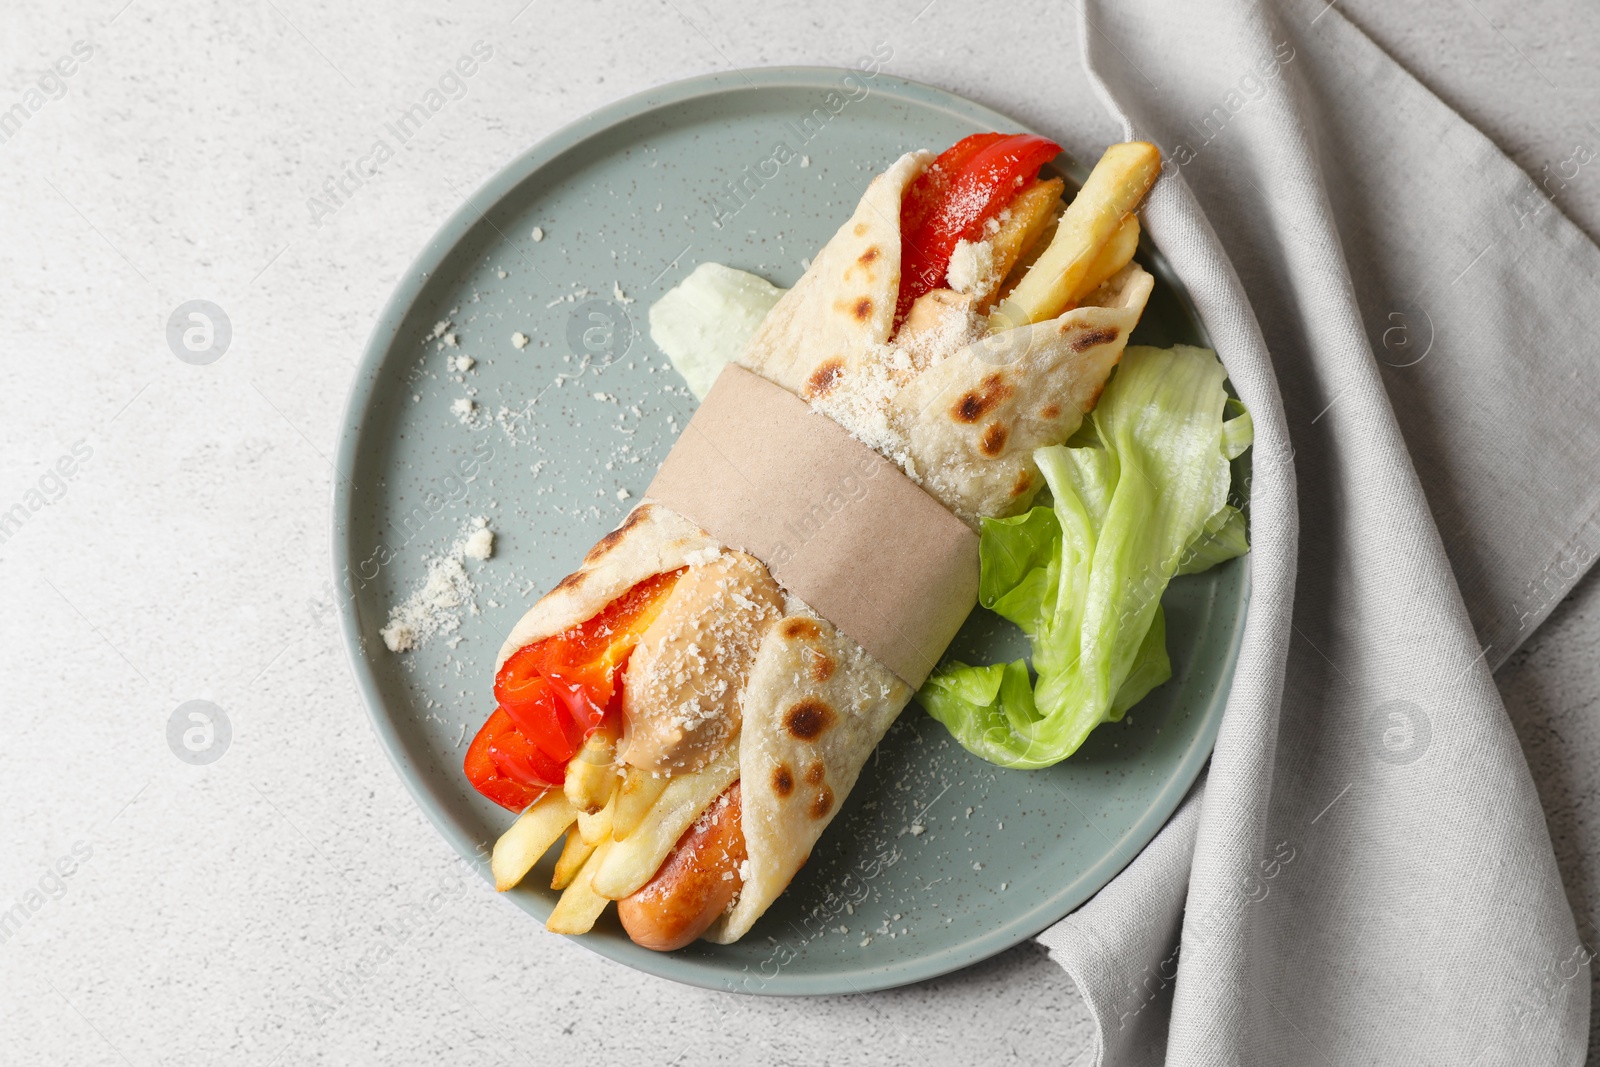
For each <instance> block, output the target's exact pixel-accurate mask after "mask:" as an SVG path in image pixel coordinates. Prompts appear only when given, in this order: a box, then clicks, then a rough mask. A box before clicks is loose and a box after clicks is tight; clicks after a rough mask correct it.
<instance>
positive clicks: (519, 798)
mask: <svg viewBox="0 0 1600 1067" xmlns="http://www.w3.org/2000/svg"><path fill="white" fill-rule="evenodd" d="M520 740H521V739H520V738H519V737H518V735H517V731H516V727H515V726H514V725H513V724H512V722H511V717H510V716H509V715H507V714H506V712H505V709H503V708H496V709H495V710H494V714H492V715H490V716H489V719H488V721H487V722H485V723H484V724H483V729H481V730H479V731H478V735H477V736H476V737H474V738H473V739H472V744H471V745H469V746H468V747H467V756H466V759H464V760H463V761H462V765H461V769H462V770H463V771H464V772H465V773H466V776H467V780H468V781H470V782H471V783H472V785H473V788H475V789H476V790H477V791H478V792H480V793H482V794H483V795H484V796H486V797H488V798H489V799H490V800H492V801H494V802H495V803H496V804H499V805H500V806H501V807H503V808H507V809H509V810H511V811H515V812H521V811H522V810H523V809H524V808H526V807H527V806H528V805H529V804H532V803H533V802H534V801H535V800H538V799H539V797H540V796H541V795H542V794H543V793H544V792H545V790H546V789H553V788H555V787H556V786H558V785H560V784H561V779H560V773H561V772H562V770H563V768H562V767H561V766H560V765H559V764H549V765H547V766H545V767H544V768H543V770H544V771H549V770H551V769H553V770H554V771H555V772H556V775H557V777H556V780H555V781H554V782H549V781H543V782H539V781H536V779H538V778H539V773H540V771H539V769H538V768H536V767H535V765H534V764H533V763H532V761H531V760H529V761H528V765H527V766H526V767H523V766H522V765H521V764H520V763H517V762H516V761H515V760H514V759H513V760H511V761H510V763H511V765H513V766H514V769H515V770H517V771H522V772H526V773H524V775H523V778H524V779H528V780H519V779H518V778H514V777H510V776H508V775H507V774H506V773H505V772H504V771H503V770H502V769H501V760H498V759H496V756H497V755H501V756H502V757H503V755H504V753H506V752H508V751H513V750H514V749H515V746H516V743H517V742H518V741H520ZM524 744H525V743H524ZM528 747H531V746H528ZM535 751H537V750H535Z"/></svg>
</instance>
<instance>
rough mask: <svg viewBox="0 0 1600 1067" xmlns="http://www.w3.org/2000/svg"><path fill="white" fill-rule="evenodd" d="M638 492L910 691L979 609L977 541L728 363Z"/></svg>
mask: <svg viewBox="0 0 1600 1067" xmlns="http://www.w3.org/2000/svg"><path fill="white" fill-rule="evenodd" d="M646 495H647V496H649V497H650V498H651V499H653V500H656V501H659V502H660V503H662V504H665V505H666V506H667V507H669V508H672V509H673V510H674V511H677V512H678V513H679V514H681V515H683V516H684V517H685V518H687V519H689V520H690V521H692V522H694V523H697V524H698V525H699V526H700V527H701V528H703V529H704V530H705V531H706V532H707V533H709V534H711V536H712V537H714V538H716V539H717V540H718V541H721V542H722V543H723V544H725V545H729V546H731V547H733V548H738V549H741V550H742V551H745V552H748V553H750V554H751V555H753V556H755V557H756V558H757V559H759V560H761V562H763V563H765V564H766V566H767V569H768V570H769V571H771V572H772V576H773V578H775V579H776V580H777V581H778V583H779V584H780V585H782V586H783V587H784V588H785V589H787V590H788V591H789V592H791V593H793V594H794V595H795V596H797V597H799V598H800V599H801V600H803V601H805V602H806V603H807V604H808V605H810V606H811V608H812V610H814V611H815V612H817V614H819V615H821V616H822V617H823V618H825V619H827V620H828V621H829V622H831V623H833V625H835V626H837V627H838V628H839V629H840V630H842V631H844V633H846V634H848V635H849V636H850V637H851V638H852V639H853V640H854V641H855V642H856V643H857V644H859V645H860V646H861V647H862V648H864V649H866V651H867V652H869V653H870V654H871V655H872V656H873V657H874V658H876V659H877V660H878V662H880V663H882V664H883V665H884V666H885V667H887V668H888V669H889V670H891V671H893V672H894V674H895V675H897V676H898V677H899V678H900V679H901V680H902V681H904V682H905V683H906V684H907V685H909V686H911V688H913V689H916V688H918V687H919V686H921V684H922V682H923V681H924V680H925V679H926V678H927V677H928V674H929V673H930V672H931V671H932V670H933V667H934V664H935V663H937V662H938V660H939V657H940V655H942V654H943V653H944V650H945V646H947V645H948V644H949V643H950V640H951V638H953V637H955V634H956V631H957V630H958V629H960V627H961V624H962V622H963V621H964V620H965V619H966V617H967V614H968V613H969V612H970V611H971V610H972V607H973V605H974V604H975V603H976V602H977V598H978V536H977V534H975V533H973V532H972V530H971V529H969V528H968V527H967V525H966V524H965V523H963V522H962V521H961V520H960V519H958V518H956V517H955V516H954V515H952V514H951V513H950V512H948V511H946V510H945V508H944V506H943V505H942V504H940V503H939V502H938V501H937V500H935V499H934V498H933V497H931V496H929V495H928V494H927V493H925V492H924V491H923V490H922V489H921V488H920V487H919V486H917V484H916V483H914V482H913V481H911V479H909V478H907V477H906V476H905V474H903V473H902V472H901V471H900V469H899V468H898V467H896V466H895V465H894V464H893V463H891V462H889V461H888V460H886V459H884V458H883V457H882V456H880V455H878V453H876V452H874V451H873V450H872V449H870V448H868V447H867V446H866V445H864V444H862V443H861V442H860V441H857V440H856V439H855V438H854V437H851V436H850V434H849V433H848V432H846V431H845V430H844V428H843V427H841V426H839V424H838V423H835V422H834V421H833V420H832V419H829V418H828V417H826V416H824V415H819V414H817V413H816V412H814V411H812V410H811V408H810V407H809V406H808V405H807V404H806V402H805V401H803V400H801V399H800V398H799V397H797V396H795V395H794V394H793V393H790V392H789V391H788V390H786V389H784V388H782V387H781V386H777V385H774V384H772V383H771V382H769V381H767V380H766V379H765V378H762V377H761V376H760V375H757V374H754V373H752V372H750V371H748V370H745V369H744V368H743V367H740V366H738V365H736V364H729V365H728V366H727V367H726V368H724V369H723V371H722V373H721V375H720V376H718V378H717V381H716V384H715V385H713V386H712V388H711V392H710V393H709V394H707V396H706V399H705V401H704V402H703V403H702V404H701V405H700V409H699V410H698V411H696V412H695V414H694V417H693V418H692V419H690V420H689V425H688V426H687V427H686V428H685V430H684V432H683V434H682V435H681V436H680V437H679V438H678V441H677V443H676V444H675V445H673V447H672V451H671V452H670V453H668V455H667V458H666V461H665V462H664V463H663V464H662V465H661V470H660V471H659V472H658V473H657V474H656V477H655V480H654V481H653V482H651V483H650V488H649V490H648V491H647V494H646Z"/></svg>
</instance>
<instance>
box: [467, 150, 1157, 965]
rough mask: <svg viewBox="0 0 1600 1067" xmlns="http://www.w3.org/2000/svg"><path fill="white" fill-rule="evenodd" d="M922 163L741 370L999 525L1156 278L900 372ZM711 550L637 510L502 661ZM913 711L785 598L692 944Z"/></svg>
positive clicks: (791, 295)
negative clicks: (730, 837) (896, 343)
mask: <svg viewBox="0 0 1600 1067" xmlns="http://www.w3.org/2000/svg"><path fill="white" fill-rule="evenodd" d="M932 158H933V157H932V156H931V155H930V154H929V153H925V152H916V153H909V154H907V155H904V156H902V157H901V158H900V159H899V160H897V161H896V162H895V164H894V165H893V166H891V167H890V168H889V169H888V170H887V171H886V172H885V173H883V174H881V175H879V176H878V177H877V178H876V179H874V180H873V182H872V184H871V185H870V186H869V187H868V189H867V191H866V193H865V194H864V195H863V197H862V199H861V202H860V204H859V206H858V207H857V208H856V211H855V213H854V214H853V215H852V216H851V218H850V221H848V222H847V223H845V225H844V226H842V227H841V228H840V229H839V231H838V232H837V233H836V234H835V235H834V237H833V239H832V240H830V241H829V242H828V244H827V245H826V246H824V248H823V249H822V251H821V252H820V253H819V254H818V255H817V257H816V259H815V261H814V262H813V263H812V266H811V268H810V270H808V271H807V272H806V273H805V275H804V276H803V277H802V278H801V279H800V281H799V282H798V283H797V284H796V285H795V287H794V288H793V289H791V290H790V291H789V292H788V293H787V294H785V295H784V297H783V299H781V300H780V301H779V302H778V304H777V305H776V306H775V307H774V308H773V309H772V311H771V313H770V314H769V315H768V317H767V318H766V320H765V321H764V322H763V323H762V326H761V328H760V329H759V330H758V331H757V333H756V334H755V336H754V337H753V338H752V339H751V341H750V343H749V346H748V348H747V349H746V350H745V352H744V354H743V356H742V357H741V358H740V360H739V362H740V363H741V364H742V365H744V366H745V367H747V368H749V369H750V370H753V371H755V372H756V373H758V374H761V375H762V376H763V377H765V378H767V379H768V380H769V381H772V382H775V383H776V384H778V385H781V386H783V387H784V388H786V389H789V390H790V391H791V392H794V393H796V394H797V395H799V396H801V397H803V398H805V399H806V400H808V401H810V402H811V403H812V405H813V406H814V407H816V408H818V410H821V411H823V412H824V413H826V414H828V415H829V416H830V417H831V418H833V419H834V420H835V421H837V422H839V423H840V424H841V425H842V426H844V427H845V429H847V430H849V431H850V432H851V433H852V434H854V435H855V436H857V437H858V438H860V439H861V440H862V441H864V442H866V443H868V444H869V445H871V446H872V447H874V448H876V449H878V451H880V452H881V453H883V454H884V455H886V456H888V457H889V458H891V459H894V460H896V461H897V462H898V463H900V465H901V467H902V469H904V470H905V471H906V473H907V474H908V475H909V476H911V477H912V478H914V479H916V480H917V481H918V482H919V483H920V484H921V485H922V486H923V488H924V489H926V490H927V492H928V493H929V494H931V495H932V496H933V497H934V498H936V499H937V500H939V501H940V503H942V504H944V506H945V507H947V508H949V509H950V511H952V512H953V513H954V514H956V515H957V516H959V517H960V518H962V519H963V520H964V521H966V522H967V523H968V524H969V525H972V526H974V527H976V526H977V524H978V520H979V519H980V518H981V517H983V516H995V517H1001V516H1005V515H1011V514H1015V513H1017V512H1019V511H1021V510H1023V509H1024V508H1026V507H1027V506H1028V504H1029V503H1030V502H1031V500H1032V498H1033V496H1034V494H1035V492H1036V491H1037V489H1038V487H1039V483H1040V481H1041V478H1040V476H1039V472H1038V469H1037V468H1036V467H1035V465H1034V463H1033V459H1032V452H1033V450H1034V449H1035V448H1037V447H1039V446H1041V445H1048V444H1058V443H1060V442H1062V441H1065V440H1066V439H1067V438H1068V437H1070V436H1071V435H1072V434H1073V433H1074V432H1076V430H1077V429H1078V427H1079V425H1080V424H1081V423H1082V420H1083V415H1084V413H1085V412H1086V411H1088V410H1089V409H1091V408H1092V407H1093V406H1094V404H1095V401H1096V400H1097V399H1098V398H1099V395H1100V391H1101V389H1102V388H1104V386H1105V383H1106V379H1107V378H1108V377H1109V375H1110V374H1111V371H1112V369H1113V368H1114V367H1115V366H1116V363H1117V361H1118V360H1119V359H1120V358H1121V356H1122V351H1123V348H1124V346H1125V345H1126V344H1127V340H1128V334H1129V333H1130V332H1131V331H1132V330H1133V328H1134V326H1135V325H1136V324H1137V322H1138V320H1139V315H1140V313H1141V312H1142V311H1143V309H1144V305H1145V301H1146V300H1147V299H1148V298H1149V295H1150V292H1151V288H1152V285H1153V280H1152V279H1151V277H1150V275H1149V274H1147V273H1146V272H1145V271H1144V270H1142V269H1141V268H1139V267H1138V266H1137V265H1136V264H1131V263H1130V264H1129V265H1128V266H1127V267H1125V268H1124V269H1123V270H1122V271H1121V272H1119V273H1118V274H1117V275H1116V276H1114V277H1113V278H1112V279H1110V280H1109V281H1108V282H1107V283H1106V284H1105V285H1103V286H1102V287H1101V288H1100V289H1099V290H1097V291H1096V292H1095V293H1094V294H1092V295H1091V296H1090V298H1089V300H1088V302H1087V303H1086V304H1085V305H1084V306H1081V307H1078V308H1075V309H1073V310H1071V311H1068V312H1066V313H1065V314H1063V315H1061V316H1060V317H1058V318H1056V319H1054V320H1051V321H1049V322H1042V323H1037V324H1034V325H1032V326H1027V327H1022V328H1019V329H1017V330H1012V331H1006V332H1003V333H999V334H993V335H989V336H986V337H978V338H977V339H976V340H970V341H969V343H964V344H961V345H960V346H959V347H955V348H953V349H952V350H950V351H948V352H945V353H942V354H935V356H934V357H933V358H932V359H929V358H927V356H926V354H924V356H923V357H922V359H921V361H920V362H919V360H917V359H910V358H908V357H907V356H906V355H905V353H904V352H903V351H902V350H900V349H897V348H895V347H893V346H891V345H890V344H889V343H888V342H889V337H890V334H891V331H892V330H893V329H894V308H895V299H896V295H897V293H898V291H899V285H900V245H901V241H900V201H901V199H902V197H903V196H904V194H905V191H906V188H907V187H908V186H909V185H910V184H911V182H912V181H914V180H915V179H916V177H917V176H918V175H919V174H920V173H921V172H922V170H923V168H925V167H926V166H927V165H928V163H929V162H930V161H931V160H932ZM708 550H710V553H712V554H714V553H715V552H717V551H719V550H721V546H720V545H718V544H717V543H716V542H715V541H713V540H712V539H711V537H710V536H709V535H707V534H706V533H705V532H704V531H702V530H700V529H699V528H698V527H696V526H695V525H694V523H692V522H691V521H689V520H688V519H686V518H684V517H683V516H681V515H679V514H677V513H675V512H673V511H671V510H670V509H668V508H666V507H664V506H663V505H661V504H658V503H653V502H646V503H644V504H642V505H640V507H638V508H637V509H635V510H634V512H633V513H632V514H631V515H630V516H629V517H628V519H627V520H626V521H625V522H624V523H623V525H622V526H620V527H619V528H618V529H617V530H616V531H615V532H613V533H611V534H608V535H607V536H606V538H604V539H603V540H602V541H601V542H600V544H599V545H596V546H595V549H594V550H593V551H591V552H590V553H589V555H588V557H586V558H585V560H584V565H583V567H581V568H580V569H579V570H578V571H576V572H574V573H573V574H572V575H569V576H568V577H567V578H565V579H563V580H562V582H561V583H560V585H558V586H557V587H556V589H555V590H553V591H552V592H551V593H550V594H549V595H548V596H546V597H545V598H544V599H543V600H541V601H540V602H539V603H538V604H536V605H535V606H534V607H533V609H532V610H531V611H529V612H528V614H527V615H526V616H525V617H524V618H523V619H522V621H521V622H519V623H518V624H517V626H516V628H515V629H514V630H513V631H512V633H511V636H510V637H509V638H507V640H506V643H505V646H504V647H503V648H502V649H501V653H500V661H499V662H500V663H503V662H504V661H505V660H506V659H507V658H508V657H509V656H510V655H511V654H512V653H513V652H515V651H516V650H517V649H518V648H520V647H522V646H523V645H525V644H528V643H530V642H532V641H536V640H539V639H541V638H543V637H548V636H550V635H552V634H555V633H558V632H560V631H561V630H564V629H566V628H567V627H569V626H572V625H575V624H576V623H579V622H582V621H583V620H584V619H586V618H589V617H590V616H592V615H594V614H595V613H597V612H599V611H600V610H601V609H602V608H604V606H605V605H606V604H607V603H609V602H610V601H611V600H612V599H614V598H615V597H617V596H620V595H622V593H624V592H626V591H627V590H628V589H629V588H630V587H631V586H633V585H634V584H636V583H638V582H640V581H643V580H644V579H646V578H648V577H650V576H651V575H654V574H659V573H662V572H664V571H669V570H675V569H677V568H678V567H681V566H686V565H694V564H695V563H696V562H699V563H703V562H705V561H706V560H707V559H709V558H711V556H710V555H709V554H708ZM497 668H498V664H497ZM911 696H912V692H911V689H910V687H908V686H907V685H906V684H905V683H904V682H902V681H901V680H900V679H899V678H897V677H895V675H894V674H893V673H891V672H890V671H889V670H888V669H887V668H885V667H884V666H883V665H882V664H881V663H878V662H877V661H876V660H875V659H873V657H872V656H870V655H869V654H868V653H867V652H865V651H864V650H863V649H862V648H861V647H860V646H859V645H858V644H856V642H854V641H853V640H851V639H850V637H849V636H847V635H846V634H844V633H842V632H840V631H839V630H838V629H837V628H836V627H834V626H833V625H832V624H831V623H829V622H828V621H827V620H825V619H822V618H820V617H818V616H817V615H816V613H815V612H813V611H812V610H811V609H810V608H809V607H807V606H806V605H805V604H803V603H802V602H800V601H799V600H798V599H796V598H794V597H792V596H790V597H788V599H787V604H786V609H785V614H784V617H783V618H782V619H781V620H778V621H777V622H776V623H775V624H773V625H772V626H771V627H770V628H769V629H768V630H767V632H766V634H765V636H764V637H763V639H762V641H761V644H760V646H759V648H758V650H757V652H756V656H755V659H754V662H753V664H752V666H751V668H750V672H749V676H748V678H747V679H746V680H745V683H744V687H743V690H742V694H741V697H740V708H741V714H742V718H743V726H742V730H741V733H740V734H739V736H738V738H737V739H736V741H735V742H734V743H736V744H738V746H739V767H740V777H741V780H742V783H743V784H742V787H741V792H742V804H743V826H744V835H745V843H746V848H747V852H748V856H749V862H748V866H747V867H746V868H745V869H744V884H743V889H742V890H741V892H740V895H739V897H738V898H737V900H736V901H735V903H734V906H733V907H732V908H731V909H730V911H729V912H728V913H727V914H726V915H724V916H723V917H722V918H721V919H719V920H718V922H717V923H716V924H715V925H713V926H712V928H711V929H710V930H709V931H708V932H707V934H706V935H705V936H706V937H707V939H709V940H712V941H716V942H720V943H728V942H732V941H736V940H738V939H739V938H740V937H742V936H743V935H744V934H745V933H746V932H747V931H748V930H749V929H750V927H751V925H752V924H753V923H754V922H755V921H756V920H757V919H758V918H760V916H761V915H762V913H763V912H765V911H766V909H767V908H768V907H769V906H770V905H771V904H772V902H773V901H774V900H776V899H777V897H778V896H779V895H780V894H781V893H782V892H783V890H784V889H785V888H786V887H787V886H788V884H789V882H790V880H791V879H792V878H793V877H794V875H795V873H796V872H797V871H798V870H799V869H800V867H801V866H802V865H803V864H804V863H805V861H806V858H807V857H808V856H809V855H810V854H811V850H812V847H813V846H814V845H815V844H816V842H817V840H818V839H819V838H820V837H821V835H822V833H823V831H824V830H825V829H826V828H827V826H828V824H829V823H830V822H831V821H832V820H833V817H834V816H835V815H836V814H837V813H838V811H839V808H840V807H841V805H842V803H843V801H844V798H845V796H846V795H847V794H848V793H849V791H850V789H851V788H852V787H853V786H854V785H855V782H856V779H857V777H858V776H859V775H860V772H861V768H862V766H863V765H864V764H865V762H866V759H867V757H868V756H869V755H870V754H871V752H872V750H873V748H875V747H876V746H877V744H878V742H879V741H880V740H881V739H882V737H883V735H884V733H885V732H886V731H887V730H888V728H889V726H890V725H891V724H892V723H893V722H894V720H895V718H896V717H897V716H898V715H899V714H900V712H901V710H903V709H904V707H905V706H906V704H907V703H908V702H909V701H910V699H911Z"/></svg>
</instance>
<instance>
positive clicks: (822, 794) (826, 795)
mask: <svg viewBox="0 0 1600 1067" xmlns="http://www.w3.org/2000/svg"><path fill="white" fill-rule="evenodd" d="M832 810H833V790H831V789H829V788H828V787H827V786H823V787H822V788H821V789H819V790H817V795H816V796H815V797H814V798H812V801H811V817H812V818H813V819H824V818H827V815H828V812H830V811H832Z"/></svg>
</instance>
